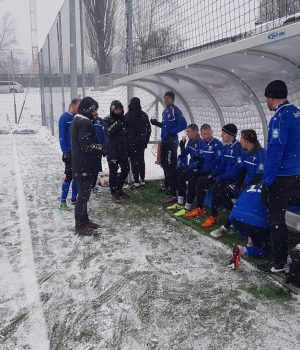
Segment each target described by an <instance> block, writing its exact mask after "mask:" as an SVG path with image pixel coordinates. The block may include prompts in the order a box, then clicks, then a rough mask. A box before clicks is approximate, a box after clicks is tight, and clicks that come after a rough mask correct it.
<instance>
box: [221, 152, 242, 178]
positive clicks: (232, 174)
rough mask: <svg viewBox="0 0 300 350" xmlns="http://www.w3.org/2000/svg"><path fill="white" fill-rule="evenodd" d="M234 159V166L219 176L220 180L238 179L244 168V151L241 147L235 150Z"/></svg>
mask: <svg viewBox="0 0 300 350" xmlns="http://www.w3.org/2000/svg"><path fill="white" fill-rule="evenodd" d="M234 157H235V162H234V164H233V165H232V166H231V167H230V168H229V169H226V170H224V172H223V173H222V174H220V175H219V176H218V178H219V180H228V179H234V178H236V177H237V174H238V172H239V170H240V168H241V166H242V150H241V149H240V148H239V147H236V148H235V149H234Z"/></svg>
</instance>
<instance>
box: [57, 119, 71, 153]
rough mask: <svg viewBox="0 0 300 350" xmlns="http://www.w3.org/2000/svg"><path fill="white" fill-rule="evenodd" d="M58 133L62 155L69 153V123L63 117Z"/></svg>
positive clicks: (59, 123) (60, 120)
mask: <svg viewBox="0 0 300 350" xmlns="http://www.w3.org/2000/svg"><path fill="white" fill-rule="evenodd" d="M58 132H59V144H60V148H61V151H62V153H67V152H68V151H69V150H68V149H67V144H66V133H67V123H66V120H65V118H64V116H63V115H62V116H61V117H60V119H59V122H58Z"/></svg>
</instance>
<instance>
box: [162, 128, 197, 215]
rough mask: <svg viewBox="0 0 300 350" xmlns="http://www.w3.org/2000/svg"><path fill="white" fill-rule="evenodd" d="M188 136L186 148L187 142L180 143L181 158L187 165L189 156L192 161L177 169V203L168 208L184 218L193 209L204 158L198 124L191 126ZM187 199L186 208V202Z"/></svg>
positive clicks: (188, 129)
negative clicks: (201, 152) (201, 151)
mask: <svg viewBox="0 0 300 350" xmlns="http://www.w3.org/2000/svg"><path fill="white" fill-rule="evenodd" d="M186 133H187V136H188V139H189V141H188V143H187V145H186V147H185V143H186V140H185V139H182V140H181V141H180V142H179V147H180V153H181V154H180V156H179V157H180V158H186V160H185V162H186V163H187V158H188V156H189V157H190V160H189V162H188V165H187V166H186V167H180V168H178V167H177V186H178V197H177V203H175V204H173V205H171V206H169V207H167V209H171V210H179V211H178V212H176V213H175V215H176V216H184V215H185V214H186V212H187V211H189V210H190V209H191V206H192V203H193V200H194V197H195V193H196V183H197V179H198V176H199V174H200V171H201V164H202V157H201V155H200V150H201V146H202V143H203V141H202V139H201V138H200V135H199V128H198V126H197V125H196V124H190V125H189V126H188V128H187V130H186ZM185 199H186V203H185V207H183V205H184V201H185Z"/></svg>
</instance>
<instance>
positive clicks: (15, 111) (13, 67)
mask: <svg viewBox="0 0 300 350" xmlns="http://www.w3.org/2000/svg"><path fill="white" fill-rule="evenodd" d="M10 60H11V70H12V81H13V94H14V115H15V123H16V124H18V117H17V104H16V89H15V65H14V59H13V53H12V51H11V52H10Z"/></svg>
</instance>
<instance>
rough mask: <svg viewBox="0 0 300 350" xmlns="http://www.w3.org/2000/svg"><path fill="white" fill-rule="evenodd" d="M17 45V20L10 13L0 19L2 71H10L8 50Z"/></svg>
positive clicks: (0, 62) (0, 65)
mask: <svg viewBox="0 0 300 350" xmlns="http://www.w3.org/2000/svg"><path fill="white" fill-rule="evenodd" d="M15 43H16V25H15V19H14V18H13V17H12V16H11V15H10V13H9V12H7V13H5V14H4V15H3V16H2V17H1V18H0V71H1V72H2V73H4V72H7V71H8V69H9V68H8V67H10V63H9V62H10V58H9V57H10V56H9V52H8V49H10V48H11V47H12V46H13V45H14V44H15Z"/></svg>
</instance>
